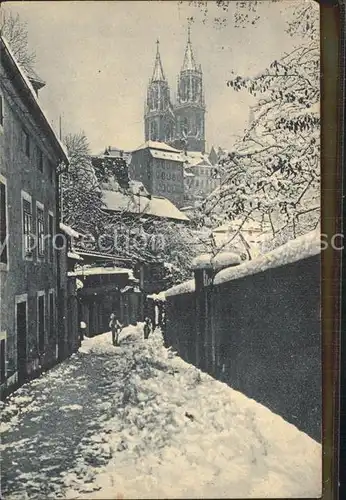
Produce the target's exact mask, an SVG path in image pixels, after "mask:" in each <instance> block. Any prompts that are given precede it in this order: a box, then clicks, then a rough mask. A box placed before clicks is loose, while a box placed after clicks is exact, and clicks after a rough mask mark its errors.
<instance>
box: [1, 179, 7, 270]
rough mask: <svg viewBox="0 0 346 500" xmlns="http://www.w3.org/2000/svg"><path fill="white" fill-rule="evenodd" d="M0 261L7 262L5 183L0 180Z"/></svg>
mask: <svg viewBox="0 0 346 500" xmlns="http://www.w3.org/2000/svg"><path fill="white" fill-rule="evenodd" d="M0 262H1V263H3V264H7V214H6V185H5V184H4V183H3V182H1V181H0Z"/></svg>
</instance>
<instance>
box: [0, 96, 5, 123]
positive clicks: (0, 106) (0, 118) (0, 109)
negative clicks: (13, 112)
mask: <svg viewBox="0 0 346 500" xmlns="http://www.w3.org/2000/svg"><path fill="white" fill-rule="evenodd" d="M3 124H4V100H3V98H2V96H1V95H0V125H3Z"/></svg>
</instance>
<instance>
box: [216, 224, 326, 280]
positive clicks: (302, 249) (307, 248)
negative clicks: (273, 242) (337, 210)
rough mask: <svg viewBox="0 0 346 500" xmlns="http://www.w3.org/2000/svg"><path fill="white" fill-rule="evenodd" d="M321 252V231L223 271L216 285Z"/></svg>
mask: <svg viewBox="0 0 346 500" xmlns="http://www.w3.org/2000/svg"><path fill="white" fill-rule="evenodd" d="M320 251H321V236H320V233H319V231H311V232H310V233H307V234H304V235H303V236H300V237H298V238H296V239H295V240H291V241H289V242H288V243H286V244H285V245H282V246H281V247H279V248H276V249H275V250H273V251H271V252H269V253H267V254H265V255H262V256H260V257H258V258H256V259H254V260H250V261H247V262H245V263H243V264H241V265H239V266H236V267H232V268H229V269H223V270H222V271H220V272H219V273H218V274H217V275H216V277H215V279H214V284H215V285H218V284H221V283H225V282H227V281H231V280H235V279H239V278H242V277H244V276H248V275H252V274H257V273H261V272H263V271H266V270H267V269H271V268H275V267H280V266H285V265H287V264H291V263H292V262H297V261H298V260H303V259H307V258H308V257H312V256H314V255H318V254H319V253H320Z"/></svg>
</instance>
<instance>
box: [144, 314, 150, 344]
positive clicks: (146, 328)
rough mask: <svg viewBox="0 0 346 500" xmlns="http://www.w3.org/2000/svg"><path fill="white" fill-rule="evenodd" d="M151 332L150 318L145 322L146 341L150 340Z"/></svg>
mask: <svg viewBox="0 0 346 500" xmlns="http://www.w3.org/2000/svg"><path fill="white" fill-rule="evenodd" d="M150 332H151V321H150V318H148V317H146V318H145V320H144V339H145V340H147V339H148V338H149V335H150Z"/></svg>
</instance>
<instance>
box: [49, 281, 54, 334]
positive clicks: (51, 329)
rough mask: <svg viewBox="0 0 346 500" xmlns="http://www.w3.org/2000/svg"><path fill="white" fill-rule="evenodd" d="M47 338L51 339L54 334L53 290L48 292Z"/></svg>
mask: <svg viewBox="0 0 346 500" xmlns="http://www.w3.org/2000/svg"><path fill="white" fill-rule="evenodd" d="M48 297H49V299H48V300H49V301H48V307H49V337H50V338H53V337H54V334H55V321H54V319H55V318H54V290H53V289H52V290H49V295H48Z"/></svg>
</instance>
